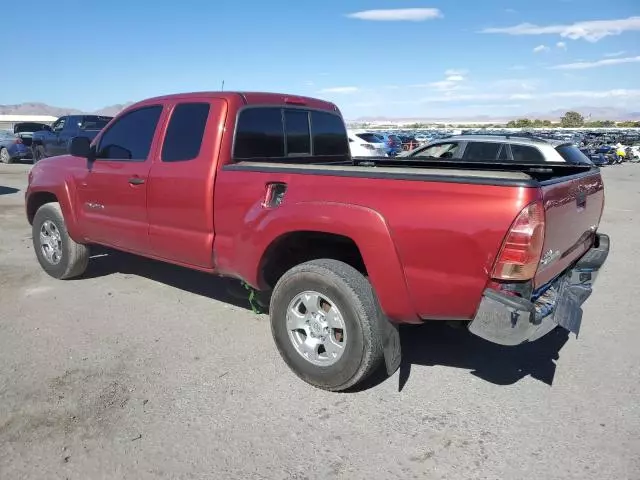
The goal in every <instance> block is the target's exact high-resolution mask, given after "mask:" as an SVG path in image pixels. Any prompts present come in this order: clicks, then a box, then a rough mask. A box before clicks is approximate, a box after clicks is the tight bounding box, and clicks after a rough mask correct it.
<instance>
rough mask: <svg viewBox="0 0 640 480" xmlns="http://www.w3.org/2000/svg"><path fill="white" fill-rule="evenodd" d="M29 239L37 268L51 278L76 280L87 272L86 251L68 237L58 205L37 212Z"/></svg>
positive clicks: (53, 203)
mask: <svg viewBox="0 0 640 480" xmlns="http://www.w3.org/2000/svg"><path fill="white" fill-rule="evenodd" d="M32 238H33V248H34V250H35V252H36V256H37V257H38V262H40V266H41V267H42V269H43V270H44V271H45V272H47V273H48V274H49V275H51V276H52V277H53V278H57V279H60V280H66V279H69V278H74V277H78V276H80V275H82V274H83V273H84V271H85V270H86V269H87V265H88V263H89V247H87V246H86V245H82V244H80V243H76V242H75V241H74V240H73V239H72V238H71V237H70V236H69V233H68V232H67V226H66V224H65V222H64V217H63V215H62V209H61V208H60V204H59V203H56V202H52V203H45V204H44V205H42V206H41V207H40V208H39V209H38V211H37V212H36V214H35V216H34V218H33V225H32Z"/></svg>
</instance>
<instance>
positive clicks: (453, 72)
mask: <svg viewBox="0 0 640 480" xmlns="http://www.w3.org/2000/svg"><path fill="white" fill-rule="evenodd" d="M467 73H469V70H464V69H460V70H456V69H453V68H452V69H449V70H445V72H444V74H445V75H447V76H454V75H466V74H467Z"/></svg>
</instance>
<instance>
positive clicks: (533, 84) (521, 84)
mask: <svg viewBox="0 0 640 480" xmlns="http://www.w3.org/2000/svg"><path fill="white" fill-rule="evenodd" d="M539 83H540V81H539V80H537V79H527V80H523V79H521V78H503V79H500V80H495V81H493V82H491V83H489V84H488V88H489V89H491V90H500V91H502V92H505V91H508V92H512V91H518V92H533V91H534V90H537V88H538V87H537V85H538V84H539Z"/></svg>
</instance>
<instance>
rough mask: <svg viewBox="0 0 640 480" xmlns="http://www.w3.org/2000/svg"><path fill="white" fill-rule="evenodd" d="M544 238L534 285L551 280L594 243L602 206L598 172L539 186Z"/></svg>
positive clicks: (602, 194)
mask: <svg viewBox="0 0 640 480" xmlns="http://www.w3.org/2000/svg"><path fill="white" fill-rule="evenodd" d="M542 195H543V199H544V209H545V238H544V248H543V249H542V258H541V260H540V265H539V267H538V272H537V273H536V278H535V286H536V287H539V286H541V285H544V284H545V283H547V282H549V281H550V280H553V279H554V278H555V277H556V276H558V275H559V274H560V273H562V272H563V271H564V270H565V269H566V268H567V267H569V266H570V265H571V264H572V263H573V262H574V261H576V260H577V259H578V258H580V257H581V256H582V255H583V254H584V253H585V252H586V251H587V250H588V249H589V248H590V247H591V245H592V244H593V240H594V237H595V232H596V230H597V228H598V225H599V223H600V217H601V215H602V208H603V206H604V184H603V182H602V177H601V176H600V172H599V171H598V170H593V171H590V172H587V173H582V174H579V175H574V176H571V177H567V178H561V179H559V180H553V181H552V182H548V183H546V182H543V183H542Z"/></svg>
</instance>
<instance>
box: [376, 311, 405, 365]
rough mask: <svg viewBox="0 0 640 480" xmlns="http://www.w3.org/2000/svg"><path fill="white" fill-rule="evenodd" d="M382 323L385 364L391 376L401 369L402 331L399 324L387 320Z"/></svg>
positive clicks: (384, 319)
mask: <svg viewBox="0 0 640 480" xmlns="http://www.w3.org/2000/svg"><path fill="white" fill-rule="evenodd" d="M380 323H381V325H380V329H381V331H382V349H383V352H384V363H385V365H386V367H387V374H388V375H389V376H391V375H393V374H394V373H395V372H396V370H398V368H400V360H401V359H402V349H401V347H400V330H399V328H398V325H397V324H395V323H392V322H390V321H389V320H388V319H386V318H383V319H382V321H381V322H380Z"/></svg>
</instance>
